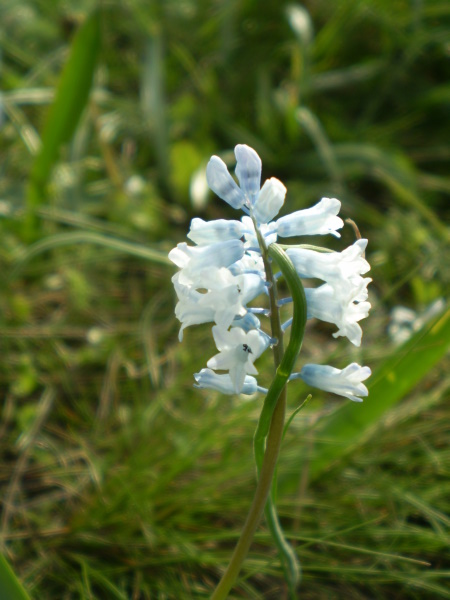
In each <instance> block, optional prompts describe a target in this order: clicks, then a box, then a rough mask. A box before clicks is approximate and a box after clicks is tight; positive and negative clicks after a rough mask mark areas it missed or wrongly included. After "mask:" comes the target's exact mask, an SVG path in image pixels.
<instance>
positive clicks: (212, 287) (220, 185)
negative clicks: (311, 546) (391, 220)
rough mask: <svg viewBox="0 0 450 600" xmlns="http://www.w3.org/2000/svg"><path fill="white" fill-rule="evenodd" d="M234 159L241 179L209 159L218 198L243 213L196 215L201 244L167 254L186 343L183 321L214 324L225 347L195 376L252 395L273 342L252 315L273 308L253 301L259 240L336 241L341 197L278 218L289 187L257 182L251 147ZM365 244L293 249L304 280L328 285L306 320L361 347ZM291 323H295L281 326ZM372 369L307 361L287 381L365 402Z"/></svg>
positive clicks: (261, 276) (194, 237)
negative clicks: (312, 238) (316, 237)
mask: <svg viewBox="0 0 450 600" xmlns="http://www.w3.org/2000/svg"><path fill="white" fill-rule="evenodd" d="M235 156H236V169H235V173H236V177H237V179H238V183H237V182H236V181H235V179H234V178H233V177H232V175H231V174H230V173H229V171H228V168H227V166H226V164H225V163H224V162H223V160H222V159H221V158H219V157H218V156H213V157H212V158H211V159H210V161H209V162H208V165H207V167H206V179H207V182H208V185H209V187H210V188H211V189H212V190H213V191H214V192H215V193H216V194H217V195H218V196H219V197H220V198H222V199H223V200H224V201H225V202H227V203H228V204H229V205H230V206H232V207H233V208H235V209H241V210H242V211H243V212H244V213H245V215H244V216H243V217H242V218H241V219H240V221H238V220H226V219H216V220H213V221H204V220H203V219H200V218H194V219H192V222H191V227H190V231H189V233H188V237H189V239H190V240H191V241H192V242H193V243H194V244H196V245H195V246H188V245H187V244H185V243H181V244H178V246H177V247H176V248H174V249H173V250H172V251H171V252H170V253H169V258H170V260H171V261H172V262H174V263H175V264H176V265H177V266H178V267H179V268H180V270H179V272H178V273H177V274H176V275H175V276H174V277H173V278H172V281H173V284H174V286H175V291H176V294H177V297H178V302H177V305H176V307H175V315H176V317H177V318H178V319H179V321H180V322H181V328H180V334H179V338H180V340H181V339H182V337H183V331H184V329H185V328H186V327H189V326H190V325H196V324H201V323H214V326H213V328H212V333H213V337H214V341H215V343H216V346H217V349H218V350H219V352H218V354H216V355H215V356H213V357H212V358H210V359H209V361H208V362H207V367H208V368H207V369H202V370H201V371H200V372H199V373H196V374H195V380H196V386H197V387H200V388H208V389H214V390H218V391H221V392H222V393H225V394H231V393H244V394H252V393H254V392H255V391H260V392H261V391H264V390H263V388H260V387H259V386H258V384H257V381H256V379H255V378H254V377H252V375H256V374H257V372H258V371H257V370H256V367H255V366H254V361H255V360H256V359H257V358H258V357H259V356H260V355H261V354H262V353H263V352H264V351H265V350H266V349H267V348H268V347H269V345H270V343H273V341H272V339H271V338H270V336H269V335H268V334H267V333H265V332H264V331H263V330H262V329H261V322H260V320H259V319H258V317H257V316H256V314H259V315H265V314H267V309H265V308H262V307H261V308H259V307H254V306H251V307H249V306H248V304H249V303H250V302H252V301H253V300H255V299H256V298H258V297H259V296H261V295H265V294H267V289H268V288H267V283H266V273H265V268H264V261H263V258H262V254H261V249H260V247H259V240H261V239H263V240H264V244H265V246H266V247H268V246H270V244H273V243H276V241H277V236H280V237H293V236H303V235H308V236H311V235H326V234H330V235H333V236H335V237H340V233H338V231H337V230H338V229H341V228H342V227H343V225H344V223H343V221H342V219H341V218H340V217H338V213H339V210H340V207H341V203H340V202H339V200H337V199H336V198H322V200H320V202H318V203H317V204H316V205H315V206H313V207H311V208H306V209H302V210H297V211H295V212H294V213H292V214H290V215H286V216H282V217H280V218H279V219H278V220H276V221H273V220H272V219H274V218H275V217H276V216H277V215H278V212H279V211H280V209H281V208H282V206H283V204H284V200H285V196H286V188H285V186H284V185H283V183H282V182H281V181H279V180H278V179H276V178H275V177H272V178H270V179H268V180H266V181H265V183H264V184H263V186H262V187H261V173H262V166H261V159H260V157H259V156H258V154H257V153H256V152H255V150H253V149H252V148H250V147H249V146H246V145H244V144H239V145H237V146H236V148H235ZM366 245H367V240H357V241H356V242H355V243H354V244H353V245H352V246H350V247H348V248H346V249H345V250H343V251H342V252H327V251H326V250H325V249H323V250H321V249H320V248H318V249H317V250H314V249H309V248H301V247H291V248H289V249H288V250H287V254H288V256H289V257H290V258H291V260H292V262H293V263H294V266H295V268H296V271H297V273H298V275H299V277H300V278H308V279H321V280H322V281H323V282H325V283H324V284H323V285H320V286H318V287H315V288H307V289H306V290H305V294H306V300H307V312H308V318H311V317H315V318H318V319H321V320H323V321H326V322H329V323H333V324H335V325H336V326H337V327H338V330H337V331H336V332H335V333H334V334H333V336H334V337H339V336H346V337H347V338H348V339H349V340H350V342H352V343H353V344H355V345H357V346H359V345H360V343H361V336H362V330H361V327H360V325H359V321H360V320H361V319H363V318H365V317H366V316H367V315H368V312H369V309H370V303H369V302H368V301H367V298H368V293H367V285H368V283H369V282H370V281H371V279H370V278H367V277H366V278H363V277H362V275H363V274H365V273H367V271H368V270H369V269H370V265H369V263H368V262H367V261H366V259H365V258H364V252H365V248H366ZM287 300H288V299H285V302H286V301H287ZM255 313H256V314H255ZM288 326H289V321H288V322H287V323H285V324H284V325H283V330H286V329H287V327H288ZM215 371H225V372H224V373H216V372H215ZM369 375H370V369H369V368H368V367H359V365H356V363H353V364H352V365H349V367H347V368H346V369H343V370H342V371H340V370H339V369H334V368H333V367H329V366H318V365H305V366H304V367H303V369H302V370H301V372H300V373H297V374H294V375H292V377H291V379H296V378H299V377H301V378H302V379H304V380H305V381H306V382H307V383H309V384H310V385H313V386H315V387H318V388H320V389H323V390H327V391H331V392H334V393H338V394H341V395H343V396H346V397H348V398H350V399H351V400H354V401H360V400H361V398H360V397H361V396H365V395H367V388H366V387H365V386H364V385H363V384H362V383H361V382H362V381H363V380H364V379H366V378H367V377H368V376H369Z"/></svg>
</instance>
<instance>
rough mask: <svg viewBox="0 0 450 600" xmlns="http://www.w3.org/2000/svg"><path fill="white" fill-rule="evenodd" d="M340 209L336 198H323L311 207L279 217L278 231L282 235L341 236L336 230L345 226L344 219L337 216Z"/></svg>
mask: <svg viewBox="0 0 450 600" xmlns="http://www.w3.org/2000/svg"><path fill="white" fill-rule="evenodd" d="M340 209H341V203H340V202H339V200H337V199H336V198H322V200H320V202H318V203H317V204H316V205H315V206H312V207H311V208H305V209H303V210H297V211H296V212H293V213H291V214H290V215H286V216H285V217H281V218H280V219H278V221H277V233H278V235H279V236H280V237H292V236H294V235H325V234H327V233H331V235H334V236H336V237H341V234H340V233H338V232H337V231H336V229H341V228H342V227H343V226H344V221H343V220H342V219H341V218H340V217H338V216H337V214H338V212H339V211H340Z"/></svg>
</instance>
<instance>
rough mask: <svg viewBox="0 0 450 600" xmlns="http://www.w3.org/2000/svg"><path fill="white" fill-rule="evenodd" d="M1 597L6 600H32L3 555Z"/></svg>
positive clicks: (1, 559) (1, 560) (0, 568)
mask: <svg viewBox="0 0 450 600" xmlns="http://www.w3.org/2000/svg"><path fill="white" fill-rule="evenodd" d="M0 597H1V598H4V599H5V600H30V597H29V596H28V594H27V593H26V591H25V590H24V589H23V587H22V584H21V583H20V582H19V580H18V579H17V577H16V576H15V574H14V571H13V570H12V569H11V567H10V566H9V564H8V562H7V561H6V559H5V557H4V556H3V555H2V554H0Z"/></svg>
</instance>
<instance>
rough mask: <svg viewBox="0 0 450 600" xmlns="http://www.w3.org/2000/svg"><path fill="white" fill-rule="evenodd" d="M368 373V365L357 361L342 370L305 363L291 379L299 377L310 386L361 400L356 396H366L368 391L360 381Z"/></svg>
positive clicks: (368, 374)
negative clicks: (363, 365) (359, 363)
mask: <svg viewBox="0 0 450 600" xmlns="http://www.w3.org/2000/svg"><path fill="white" fill-rule="evenodd" d="M370 375H371V370H370V369H369V367H361V366H360V365H358V364H357V363H351V364H350V365H348V367H345V369H342V370H340V369H335V368H334V367H330V366H328V365H305V366H304V367H303V369H302V370H301V371H300V373H298V374H296V375H295V376H294V377H292V379H296V378H298V377H300V378H301V379H303V381H305V383H307V384H308V385H311V386H312V387H316V388H319V389H320V390H324V391H325V392H332V393H333V394H338V395H339V396H345V397H346V398H349V399H350V400H353V401H354V402H362V399H361V398H359V397H358V396H367V395H368V394H369V392H368V390H367V388H366V386H365V385H364V384H363V383H361V382H362V381H364V380H365V379H367V378H368V377H370Z"/></svg>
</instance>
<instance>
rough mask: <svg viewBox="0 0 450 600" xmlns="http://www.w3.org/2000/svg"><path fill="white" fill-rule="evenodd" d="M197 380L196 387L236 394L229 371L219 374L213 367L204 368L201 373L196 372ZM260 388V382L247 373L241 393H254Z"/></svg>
mask: <svg viewBox="0 0 450 600" xmlns="http://www.w3.org/2000/svg"><path fill="white" fill-rule="evenodd" d="M194 378H195V381H196V382H197V383H195V384H194V387H197V388H202V389H209V390H216V391H218V392H222V394H228V395H231V394H235V393H236V390H235V389H234V385H233V382H232V380H231V377H230V375H229V373H225V374H222V375H220V374H218V373H214V371H212V370H211V369H202V370H201V371H200V373H195V374H194ZM257 390H258V383H257V381H256V379H255V378H254V377H252V376H251V375H246V376H245V378H244V383H243V384H242V389H241V390H240V393H241V394H247V395H250V394H254V393H255V392H256V391H257Z"/></svg>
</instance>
